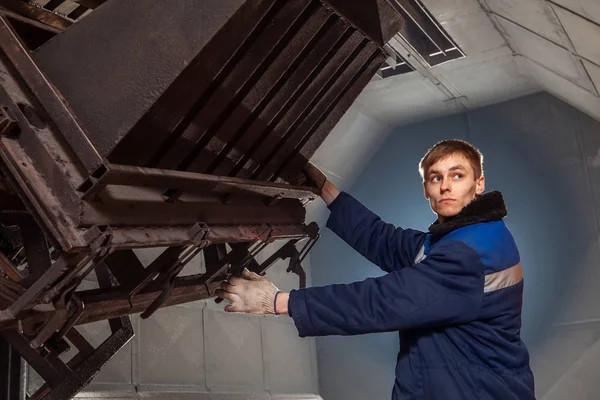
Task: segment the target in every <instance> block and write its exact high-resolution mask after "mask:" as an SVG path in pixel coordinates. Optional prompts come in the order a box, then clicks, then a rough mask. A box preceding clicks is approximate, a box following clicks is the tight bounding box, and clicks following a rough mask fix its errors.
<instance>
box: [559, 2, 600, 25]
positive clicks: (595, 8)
mask: <svg viewBox="0 0 600 400" xmlns="http://www.w3.org/2000/svg"><path fill="white" fill-rule="evenodd" d="M553 2H554V3H556V4H560V5H561V6H563V7H565V8H568V9H569V10H572V11H573V12H576V13H577V14H579V15H582V16H584V17H585V18H588V19H590V20H592V21H594V22H596V23H597V24H600V2H598V0H553Z"/></svg>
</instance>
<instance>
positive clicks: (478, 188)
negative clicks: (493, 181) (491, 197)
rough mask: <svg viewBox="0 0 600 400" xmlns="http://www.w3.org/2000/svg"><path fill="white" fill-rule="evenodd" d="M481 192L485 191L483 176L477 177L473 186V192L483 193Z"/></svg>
mask: <svg viewBox="0 0 600 400" xmlns="http://www.w3.org/2000/svg"><path fill="white" fill-rule="evenodd" d="M483 192H485V177H483V176H480V177H479V179H477V185H476V186H475V193H477V194H478V195H480V194H483Z"/></svg>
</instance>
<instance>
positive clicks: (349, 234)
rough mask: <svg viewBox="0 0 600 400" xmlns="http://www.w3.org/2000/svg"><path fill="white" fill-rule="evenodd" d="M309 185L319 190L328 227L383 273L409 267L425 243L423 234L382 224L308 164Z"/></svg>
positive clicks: (306, 171)
mask: <svg viewBox="0 0 600 400" xmlns="http://www.w3.org/2000/svg"><path fill="white" fill-rule="evenodd" d="M305 174H306V176H307V178H308V180H309V182H310V183H311V184H312V185H313V186H316V187H318V188H319V189H321V198H322V199H323V201H325V203H326V204H327V206H328V207H329V209H330V210H331V215H330V216H329V219H328V220H327V227H328V228H330V229H331V230H332V231H333V232H334V233H335V234H337V235H338V236H339V237H340V238H341V239H342V240H344V241H345V242H346V243H348V244H349V245H350V246H351V247H352V248H353V249H354V250H356V251H358V252H359V253H360V254H361V255H363V256H364V257H366V258H367V259H368V260H369V261H371V262H372V263H373V264H375V265H377V266H379V267H380V268H381V269H383V270H384V271H386V272H391V271H394V270H396V269H399V268H402V267H405V266H409V265H412V264H413V262H414V259H415V257H416V255H417V253H418V251H419V249H420V248H421V246H422V245H423V243H424V242H425V233H423V232H420V231H416V230H412V229H402V228H397V227H396V226H394V225H392V224H389V223H386V222H384V221H382V220H381V219H380V218H379V217H378V216H377V215H376V214H374V213H373V212H371V211H370V210H369V209H367V208H366V207H365V206H364V205H362V204H361V203H360V202H359V201H358V200H356V199H354V198H353V197H352V196H350V195H349V194H347V193H344V192H340V190H339V189H338V188H337V187H336V186H335V185H334V184H333V183H331V182H330V181H329V180H328V179H327V177H326V176H325V175H324V174H323V173H322V172H321V171H320V170H319V169H318V168H316V167H315V166H313V165H312V164H310V163H309V164H308V166H307V167H306V168H305Z"/></svg>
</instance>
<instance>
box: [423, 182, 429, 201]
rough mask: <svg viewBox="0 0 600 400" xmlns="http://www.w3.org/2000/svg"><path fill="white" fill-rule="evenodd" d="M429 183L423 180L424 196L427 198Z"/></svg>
mask: <svg viewBox="0 0 600 400" xmlns="http://www.w3.org/2000/svg"><path fill="white" fill-rule="evenodd" d="M426 185H427V183H426V182H423V196H425V199H427V200H429V195H428V194H427V187H426Z"/></svg>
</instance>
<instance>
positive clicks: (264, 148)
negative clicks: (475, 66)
mask: <svg viewBox="0 0 600 400" xmlns="http://www.w3.org/2000/svg"><path fill="white" fill-rule="evenodd" d="M209 3H210V4H206V2H200V3H198V2H193V1H182V2H178V3H177V4H176V5H174V4H173V3H172V2H168V1H155V2H153V3H152V6H149V7H147V8H145V9H144V18H143V19H140V18H139V12H140V10H139V5H138V3H137V2H133V1H122V2H108V3H106V4H104V5H103V6H102V7H100V8H98V9H97V10H95V11H94V12H93V13H92V14H90V15H89V17H87V18H86V20H85V22H82V23H81V24H77V25H75V26H73V27H71V28H69V29H68V30H67V31H65V32H64V33H63V34H61V35H59V36H58V37H57V38H55V40H52V41H50V42H49V43H47V44H46V45H45V46H43V47H42V48H41V49H39V50H38V51H37V53H36V55H35V58H36V60H37V62H38V63H40V64H41V65H42V67H43V68H44V71H45V72H46V74H47V75H48V76H49V78H50V79H51V81H52V82H53V83H54V84H55V85H56V86H57V87H58V88H59V90H60V91H61V92H62V93H63V95H64V96H65V97H66V99H67V101H68V102H69V103H70V105H71V107H72V108H73V110H74V112H75V114H76V115H77V116H78V117H79V118H80V119H81V121H82V124H83V125H84V127H85V128H86V129H87V131H88V132H89V135H90V139H91V140H92V141H93V142H94V144H95V145H96V146H97V147H98V149H99V151H100V152H101V154H103V155H105V156H107V157H108V159H109V160H110V161H111V162H114V163H119V164H128V165H138V166H150V167H158V168H165V169H177V170H187V171H194V172H205V173H214V174H218V175H229V176H239V177H249V178H257V179H261V180H269V179H271V180H276V178H278V177H283V178H284V179H288V178H290V177H292V176H293V175H294V174H296V173H298V172H299V171H300V170H301V169H302V167H303V166H304V165H305V163H306V160H307V159H308V158H310V156H311V155H312V154H313V153H314V151H315V150H316V149H317V148H318V146H319V145H320V144H321V142H322V141H323V140H324V139H325V137H326V136H327V134H328V133H329V132H330V131H331V129H332V128H333V127H334V126H335V124H336V123H337V121H338V120H339V119H340V118H341V116H342V115H343V114H344V112H345V111H346V110H347V109H348V108H349V107H350V105H351V104H352V102H353V101H354V99H355V98H356V97H357V96H358V94H359V93H360V92H361V91H362V89H363V88H364V86H365V85H366V84H367V83H368V82H369V80H370V79H371V77H372V76H373V75H374V74H375V72H376V70H377V69H378V67H379V66H380V65H381V63H382V62H383V61H384V60H385V58H386V54H385V53H384V52H383V50H382V49H381V47H380V45H379V44H378V43H376V42H375V41H373V40H372V39H371V38H370V37H369V36H367V34H365V33H364V32H363V31H361V30H359V29H357V28H356V27H355V26H353V25H351V24H350V23H349V22H348V20H346V19H345V18H342V17H341V16H340V15H339V14H338V13H337V12H336V10H335V8H333V7H329V6H326V5H325V4H324V3H322V2H321V1H317V0H297V1H274V0H263V1H247V2H242V1H240V0H237V1H233V0H229V1H226V2H222V1H218V2H217V1H212V2H209ZM213 3H214V4H213ZM363 3H365V7H364V9H365V10H367V9H370V4H371V3H373V4H375V3H377V6H378V7H379V8H380V9H382V10H384V11H385V9H386V7H385V5H386V4H387V3H386V2H385V1H378V2H372V1H366V0H365V1H363ZM335 6H336V5H334V7H335ZM388 7H389V6H388ZM342 8H343V7H342ZM207 10H210V12H208V11H207ZM215 10H217V11H215ZM343 11H346V12H349V11H348V10H343ZM388 11H389V10H388ZM383 14H384V16H383V17H382V16H380V17H378V18H387V19H383V21H384V22H385V24H383V25H384V28H385V29H384V31H385V30H387V31H389V32H384V33H380V36H381V35H382V34H388V35H389V34H391V32H393V29H394V26H396V27H399V26H400V23H401V18H400V17H399V16H395V15H393V14H391V13H390V12H388V13H387V15H385V12H383ZM392 17H393V18H392ZM126 21H127V23H125V22H126ZM171 21H177V23H176V24H175V22H171ZM198 21H204V22H203V23H199V22H198ZM358 23H359V24H360V23H362V21H358ZM174 24H175V25H174ZM365 26H366V25H365ZM107 27H110V28H111V29H107ZM379 29H380V30H381V29H382V28H379ZM163 35H166V37H164V36H163ZM159 36H160V37H161V40H160V43H156V40H155V39H154V38H155V37H159ZM90 43H94V45H93V46H90ZM108 43H110V45H108Z"/></svg>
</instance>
